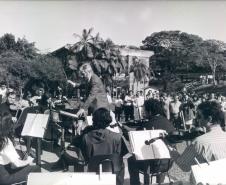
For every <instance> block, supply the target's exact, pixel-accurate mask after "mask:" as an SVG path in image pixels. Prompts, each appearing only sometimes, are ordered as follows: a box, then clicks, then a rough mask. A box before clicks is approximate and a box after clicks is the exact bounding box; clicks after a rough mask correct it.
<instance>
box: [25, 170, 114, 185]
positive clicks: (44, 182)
mask: <svg viewBox="0 0 226 185" xmlns="http://www.w3.org/2000/svg"><path fill="white" fill-rule="evenodd" d="M27 184H28V185H116V175H115V174H112V173H104V172H103V173H102V174H101V179H99V175H97V174H96V173H89V172H88V173H85V172H84V173H70V172H67V173H60V172H51V173H30V174H29V175H28V183H27Z"/></svg>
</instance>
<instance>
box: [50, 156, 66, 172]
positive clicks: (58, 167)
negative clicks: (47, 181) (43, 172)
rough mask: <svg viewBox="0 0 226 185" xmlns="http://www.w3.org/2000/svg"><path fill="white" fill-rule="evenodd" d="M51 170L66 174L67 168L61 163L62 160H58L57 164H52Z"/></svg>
mask: <svg viewBox="0 0 226 185" xmlns="http://www.w3.org/2000/svg"><path fill="white" fill-rule="evenodd" d="M51 170H53V171H61V170H62V171H63V172H67V171H68V166H67V165H66V164H65V163H64V162H63V159H59V160H58V161H57V162H55V163H54V164H53V166H52V167H51Z"/></svg>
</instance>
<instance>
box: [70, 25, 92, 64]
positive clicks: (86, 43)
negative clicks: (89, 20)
mask: <svg viewBox="0 0 226 185" xmlns="http://www.w3.org/2000/svg"><path fill="white" fill-rule="evenodd" d="M92 31H93V28H90V29H89V30H86V29H84V30H83V31H82V35H79V34H76V33H74V34H73V35H74V37H75V38H79V41H78V42H76V43H75V44H74V45H73V46H72V47H71V48H70V50H71V51H73V52H74V53H76V54H80V57H81V58H82V60H86V59H92V58H93V57H94V49H96V48H95V45H94V39H93V38H94V37H93V36H92Z"/></svg>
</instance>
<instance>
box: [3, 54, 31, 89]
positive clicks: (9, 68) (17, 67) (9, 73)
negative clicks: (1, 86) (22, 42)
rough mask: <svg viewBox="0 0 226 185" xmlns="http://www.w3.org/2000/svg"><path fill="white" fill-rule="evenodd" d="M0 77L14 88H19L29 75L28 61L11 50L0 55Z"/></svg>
mask: <svg viewBox="0 0 226 185" xmlns="http://www.w3.org/2000/svg"><path fill="white" fill-rule="evenodd" d="M0 69H1V72H0V78H1V79H3V80H4V81H6V83H7V84H8V86H11V87H13V88H14V89H15V90H19V89H21V88H22V87H23V86H24V84H25V83H26V81H27V80H28V79H29V77H30V72H31V69H30V63H29V61H27V60H25V59H24V58H23V56H21V55H19V54H18V53H16V52H13V51H5V52H4V53H2V54H1V55H0Z"/></svg>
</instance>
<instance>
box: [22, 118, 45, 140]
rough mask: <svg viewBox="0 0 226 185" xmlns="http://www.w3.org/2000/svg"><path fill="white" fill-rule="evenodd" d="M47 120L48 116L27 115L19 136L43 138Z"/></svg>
mask: <svg viewBox="0 0 226 185" xmlns="http://www.w3.org/2000/svg"><path fill="white" fill-rule="evenodd" d="M48 120H49V114H32V113H28V114H27V118H26V121H25V123H24V127H23V130H22V133H21V135H22V136H31V137H39V138H43V136H44V133H45V129H46V126H47V123H48Z"/></svg>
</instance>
